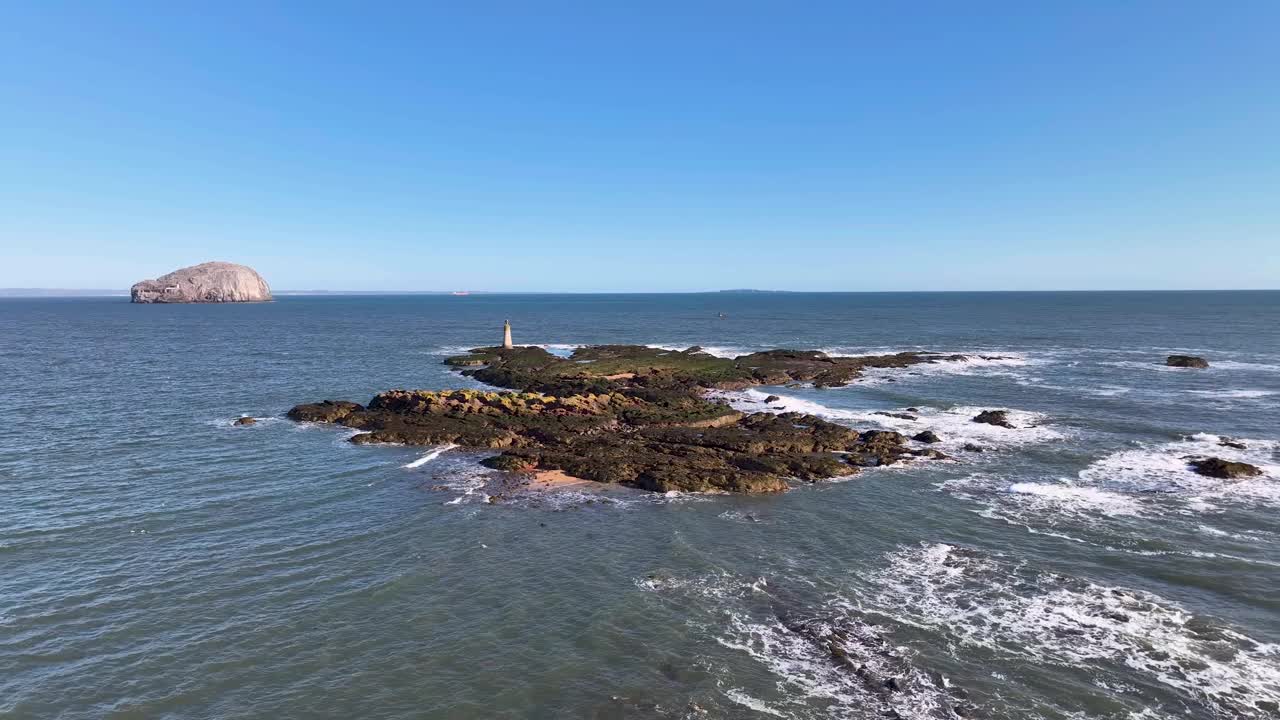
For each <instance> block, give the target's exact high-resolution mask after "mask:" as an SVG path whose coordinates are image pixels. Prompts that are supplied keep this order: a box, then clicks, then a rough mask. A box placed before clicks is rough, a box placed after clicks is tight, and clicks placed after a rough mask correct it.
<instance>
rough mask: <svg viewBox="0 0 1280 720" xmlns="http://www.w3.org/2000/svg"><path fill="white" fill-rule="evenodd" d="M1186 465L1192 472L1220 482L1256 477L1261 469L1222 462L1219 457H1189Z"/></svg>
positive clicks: (1234, 462)
mask: <svg viewBox="0 0 1280 720" xmlns="http://www.w3.org/2000/svg"><path fill="white" fill-rule="evenodd" d="M1187 461H1188V462H1187V464H1188V465H1190V466H1191V469H1192V471H1194V472H1197V473H1199V474H1201V475H1204V476H1207V477H1213V478H1220V479H1222V480H1239V479H1240V478H1247V477H1257V476H1258V475H1261V474H1262V469H1261V468H1259V467H1257V466H1256V465H1250V464H1249V463H1246V462H1236V461H1232V460H1223V459H1222V458H1219V457H1190V458H1187Z"/></svg>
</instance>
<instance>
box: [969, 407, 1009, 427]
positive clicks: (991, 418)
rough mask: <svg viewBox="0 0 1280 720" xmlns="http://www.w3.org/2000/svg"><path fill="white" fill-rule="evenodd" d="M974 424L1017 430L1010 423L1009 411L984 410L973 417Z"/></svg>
mask: <svg viewBox="0 0 1280 720" xmlns="http://www.w3.org/2000/svg"><path fill="white" fill-rule="evenodd" d="M973 422H976V423H986V424H987V425H998V426H1000V427H1006V428H1010V429H1015V428H1014V425H1013V423H1011V422H1009V411H1008V410H983V411H982V412H980V413H978V414H977V415H975V416H973Z"/></svg>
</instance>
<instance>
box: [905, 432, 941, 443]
mask: <svg viewBox="0 0 1280 720" xmlns="http://www.w3.org/2000/svg"><path fill="white" fill-rule="evenodd" d="M911 439H912V440H915V441H916V442H922V443H929V444H932V443H937V442H942V438H940V437H938V434H937V433H935V432H934V431H932V430H925V431H924V432H922V433H917V434H916V435H915V436H913V437H912V438H911Z"/></svg>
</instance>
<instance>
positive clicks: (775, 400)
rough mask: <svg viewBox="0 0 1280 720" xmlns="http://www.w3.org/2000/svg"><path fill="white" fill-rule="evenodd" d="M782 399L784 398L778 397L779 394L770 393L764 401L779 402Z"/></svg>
mask: <svg viewBox="0 0 1280 720" xmlns="http://www.w3.org/2000/svg"><path fill="white" fill-rule="evenodd" d="M781 399H782V398H780V397H778V396H777V395H770V396H769V397H767V398H765V399H764V401H765V402H767V403H771V402H778V401H779V400H781Z"/></svg>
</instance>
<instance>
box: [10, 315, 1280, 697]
mask: <svg viewBox="0 0 1280 720" xmlns="http://www.w3.org/2000/svg"><path fill="white" fill-rule="evenodd" d="M507 319H509V320H510V321H511V323H512V326H513V329H514V334H515V340H516V342H517V344H536V345H541V346H543V347H546V348H548V349H549V350H551V351H553V352H557V353H561V354H568V353H570V352H572V349H573V348H574V347H576V346H578V345H583V344H598V343H636V344H647V345H654V346H660V347H664V348H685V347H688V346H693V345H698V346H701V347H703V348H704V349H705V350H706V351H708V352H711V353H714V354H717V355H723V356H725V357H731V356H735V355H738V354H743V353H748V352H752V351H755V350H761V349H769V348H800V349H820V350H823V351H825V352H827V353H829V354H832V355H859V354H879V353H889V352H897V351H902V350H928V351H936V352H943V353H960V354H964V355H966V356H967V357H968V360H966V361H957V362H949V363H939V364H934V365H925V366H917V367H913V368H906V369H902V370H895V371H873V372H871V373H869V374H868V375H867V376H866V377H865V378H863V379H862V380H861V381H859V382H855V383H853V384H851V385H849V386H848V387H842V388H824V389H815V388H811V387H781V388H758V389H751V390H747V391H743V392H739V393H730V394H728V395H727V396H726V398H725V399H726V401H727V402H731V403H733V404H735V405H737V406H739V407H743V408H746V409H751V410H757V411H762V412H784V411H788V410H793V411H802V412H807V413H813V414H815V415H819V416H822V417H824V418H827V419H831V420H834V421H836V422H839V423H844V424H847V425H849V426H852V427H855V428H859V429H872V428H882V429H891V430H898V431H901V432H903V433H904V434H908V435H913V434H915V433H917V432H919V431H922V430H926V429H928V430H933V431H934V432H936V433H937V434H938V435H939V436H940V437H941V438H942V441H941V442H940V443H939V444H937V445H935V446H934V447H936V448H938V449H940V450H942V451H943V452H944V453H946V454H947V455H949V456H951V458H952V459H949V460H942V459H931V460H925V459H921V460H919V461H915V462H911V463H907V464H900V465H895V466H890V467H885V468H872V469H867V470H864V471H862V472H860V473H858V474H856V475H853V476H850V477H847V478H840V479H837V480H833V481H827V482H819V483H816V484H806V483H796V486H795V487H794V489H792V490H791V491H790V492H787V493H785V494H778V495H768V496H730V495H696V494H680V493H670V494H665V495H663V494H650V493H643V492H639V491H609V492H605V493H597V492H592V491H583V490H560V491H546V492H529V493H527V494H523V495H519V494H517V495H516V496H513V497H510V498H506V499H504V501H503V502H498V503H491V502H489V492H488V491H487V488H490V487H491V484H492V482H493V481H494V479H495V478H494V476H493V475H492V474H491V473H492V471H489V470H486V469H484V468H483V467H481V466H480V465H478V464H477V460H479V459H481V458H483V457H484V456H485V454H484V453H477V452H471V451H467V450H464V449H461V448H451V447H439V448H424V447H397V446H383V447H375V446H356V445H354V444H352V443H349V442H347V440H348V438H349V437H350V434H351V433H350V432H349V431H346V430H344V429H341V428H335V427H330V426H318V425H307V424H298V423H294V422H292V421H290V420H288V419H286V418H285V416H284V414H285V412H286V411H287V410H288V409H289V408H290V407H291V406H293V405H295V404H298V403H302V402H313V401H318V400H323V399H329V398H332V399H350V400H356V401H361V402H363V401H367V400H368V399H369V398H370V397H371V396H372V395H373V394H374V393H376V392H379V391H381V390H385V389H389V388H467V387H480V385H479V383H477V382H476V381H474V380H471V379H469V378H465V377H462V376H460V375H458V374H455V373H454V372H451V371H450V370H449V368H447V367H446V366H444V365H443V364H442V360H443V359H444V358H445V357H447V356H449V355H453V354H457V353H459V352H462V351H464V350H466V349H467V348H471V347H476V346H483V345H492V344H496V343H497V342H499V340H500V338H501V331H502V323H503V321H504V320H507ZM1174 353H1186V354H1194V355H1200V356H1203V357H1205V358H1206V359H1207V360H1208V361H1209V363H1210V367H1209V368H1208V369H1205V370H1190V369H1177V368H1170V367H1167V366H1165V364H1164V360H1165V357H1166V356H1167V355H1170V354H1174ZM769 394H774V395H778V396H780V398H781V399H780V400H776V401H773V402H768V403H766V402H764V397H765V396H766V395H769ZM0 406H2V407H4V408H5V413H4V415H5V420H6V422H5V429H4V436H3V441H0V718H64V719H67V720H73V719H77V720H78V719H81V718H85V719H89V718H93V719H96V718H388V719H391V718H395V719H401V718H403V719H408V718H694V719H696V718H708V719H710V718H742V719H752V718H758V719H768V718H797V719H811V718H813V719H816V718H851V719H863V718H865V719H868V720H870V719H871V718H907V719H915V718H929V719H932V718H952V717H970V718H1011V719H1012V718H1018V719H1021V718H1046V719H1049V718H1052V719H1067V718H1072V719H1079V720H1085V719H1091V718H1098V719H1111V720H1158V719H1162V718H1203V719H1206V720H1207V719H1217V718H1247V719H1251V718H1276V717H1280V292H1270V291H1259V292H1079V293H1077V292H1062V293H1058V292H1045V293H848V294H809V293H704V294H682V295H640V294H637V295H521V294H492V295H485V294H473V295H469V296H456V297H455V296H448V295H399V296H391V295H388V296H311V297H308V296H287V297H280V298H278V299H277V300H276V301H274V302H271V303H264V304H243V305H168V306H165V305H132V304H130V303H129V302H128V301H127V299H124V298H66V299H58V298H23V299H5V300H0ZM907 408H915V410H914V411H912V412H907V411H906V409H907ZM984 409H1005V410H1008V411H1010V413H1009V414H1010V418H1011V419H1012V420H1013V424H1014V425H1015V427H1014V428H1003V427H996V426H991V425H984V424H979V423H974V422H972V421H971V418H972V417H973V416H974V415H975V414H977V413H978V412H980V411H981V410H984ZM877 412H891V413H901V414H908V415H913V416H914V417H916V419H915V420H911V419H906V418H899V417H891V416H886V415H881V414H877ZM242 416H250V417H253V418H256V419H257V423H256V424H254V425H252V426H248V427H236V426H233V425H232V423H233V421H235V420H236V419H237V418H239V417H242ZM1224 439H1227V440H1229V441H1230V442H1231V443H1232V444H1233V446H1228V445H1223V444H1222V443H1223V442H1224ZM965 445H969V446H971V447H978V448H981V449H982V450H983V451H982V452H976V451H973V450H965V449H964V447H965ZM1199 455H1213V456H1218V457H1222V458H1225V459H1230V460H1240V461H1245V462H1248V463H1251V464H1254V465H1256V466H1257V467H1259V468H1260V469H1261V470H1262V475H1260V476H1257V477H1252V478H1247V479H1240V480H1219V479H1213V478H1208V477H1203V476H1200V475H1197V474H1195V473H1193V472H1191V471H1190V470H1189V469H1188V466H1187V461H1186V458H1188V457H1192V456H1199Z"/></svg>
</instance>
